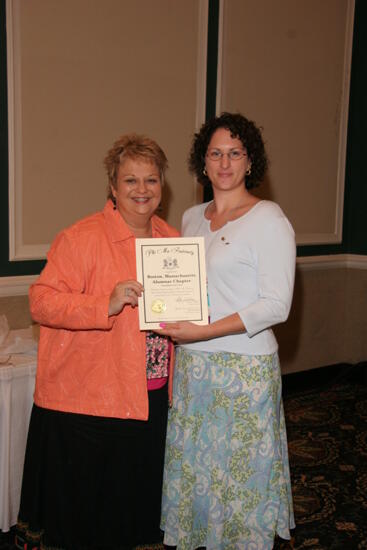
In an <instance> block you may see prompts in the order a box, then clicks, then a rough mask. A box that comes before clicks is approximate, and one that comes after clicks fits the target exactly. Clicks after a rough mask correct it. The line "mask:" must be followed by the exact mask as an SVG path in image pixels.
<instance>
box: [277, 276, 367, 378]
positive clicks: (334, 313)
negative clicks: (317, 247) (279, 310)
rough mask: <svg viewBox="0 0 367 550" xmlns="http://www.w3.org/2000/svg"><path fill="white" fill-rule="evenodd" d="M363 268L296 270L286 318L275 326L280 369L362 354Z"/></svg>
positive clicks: (366, 354) (365, 323)
mask: <svg viewBox="0 0 367 550" xmlns="http://www.w3.org/2000/svg"><path fill="white" fill-rule="evenodd" d="M365 296H367V269H346V268H339V269H338V268H336V269H315V270H302V269H297V274H296V285H295V292H294V300H293V305H292V309H291V313H290V316H289V319H288V321H287V323H285V324H283V325H279V326H278V327H275V333H276V336H277V339H278V342H279V348H280V358H281V364H282V371H283V372H284V373H289V372H296V371H302V370H306V369H312V368H316V367H321V366H326V365H334V364H337V363H344V362H346V363H358V362H360V361H365V360H366V359H367V338H366V336H367V317H366V314H365V310H364V308H363V307H361V301H362V302H363V301H364V302H365V303H366V299H365V298H364V297H365Z"/></svg>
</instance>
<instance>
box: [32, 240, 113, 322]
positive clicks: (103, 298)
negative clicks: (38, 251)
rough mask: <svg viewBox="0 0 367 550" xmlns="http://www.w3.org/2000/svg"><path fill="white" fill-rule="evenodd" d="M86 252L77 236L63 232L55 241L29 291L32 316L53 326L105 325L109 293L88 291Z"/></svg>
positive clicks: (107, 320) (109, 319) (108, 320)
mask: <svg viewBox="0 0 367 550" xmlns="http://www.w3.org/2000/svg"><path fill="white" fill-rule="evenodd" d="M87 254H88V252H87V251H86V250H81V246H78V242H77V239H73V238H72V237H70V236H69V235H67V234H66V233H65V232H62V233H61V234H60V235H59V236H58V237H57V238H56V239H55V241H54V242H53V244H52V246H51V249H50V251H49V253H48V256H47V264H46V266H45V268H44V270H43V271H42V273H41V275H40V276H39V278H38V279H37V281H36V282H35V283H34V284H33V285H32V286H31V288H30V291H29V300H30V310H31V315H32V318H33V319H34V320H35V321H36V322H38V323H40V324H41V325H45V326H48V327H52V328H60V329H69V330H90V329H105V330H108V329H110V328H111V327H112V326H113V323H114V318H110V317H108V306H109V298H110V297H109V295H100V296H98V295H88V294H87V293H86V277H87V275H86V274H87V266H86V265H87Z"/></svg>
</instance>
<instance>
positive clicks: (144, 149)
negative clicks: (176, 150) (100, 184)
mask: <svg viewBox="0 0 367 550" xmlns="http://www.w3.org/2000/svg"><path fill="white" fill-rule="evenodd" d="M125 159H133V160H141V161H143V162H152V163H154V164H155V165H156V166H157V168H158V170H159V172H160V176H161V183H162V185H163V183H164V175H165V171H166V169H167V166H168V162H167V157H166V155H165V154H164V152H163V150H162V149H161V148H160V147H159V145H158V144H157V143H156V142H155V141H154V140H153V139H150V138H148V137H146V136H141V135H138V134H127V135H124V136H121V137H120V138H119V139H118V140H117V141H115V143H114V144H113V147H112V149H110V150H109V151H108V153H107V155H106V157H105V159H104V165H105V168H106V171H107V176H108V189H107V194H108V198H109V199H112V192H111V187H114V188H115V189H116V185H117V175H118V170H119V166H120V165H121V164H122V163H123V162H124V160H125Z"/></svg>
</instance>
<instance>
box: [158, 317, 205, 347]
mask: <svg viewBox="0 0 367 550" xmlns="http://www.w3.org/2000/svg"><path fill="white" fill-rule="evenodd" d="M160 326H161V329H159V330H158V329H156V330H155V332H157V334H162V335H163V336H169V337H170V338H171V340H173V341H174V342H175V343H176V344H187V343H188V342H197V341H199V340H207V339H208V334H206V332H207V328H208V327H207V326H201V325H196V324H195V323H190V322H189V321H180V322H178V323H160Z"/></svg>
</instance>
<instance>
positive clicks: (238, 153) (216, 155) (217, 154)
mask: <svg viewBox="0 0 367 550" xmlns="http://www.w3.org/2000/svg"><path fill="white" fill-rule="evenodd" d="M224 155H227V157H228V158H229V160H241V158H243V157H247V153H246V151H243V150H242V149H231V150H230V151H228V153H224V152H223V151H220V150H219V149H211V150H210V151H208V152H207V154H206V156H207V157H208V159H210V160H214V161H218V160H221V158H222V157H223V156H224Z"/></svg>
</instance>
